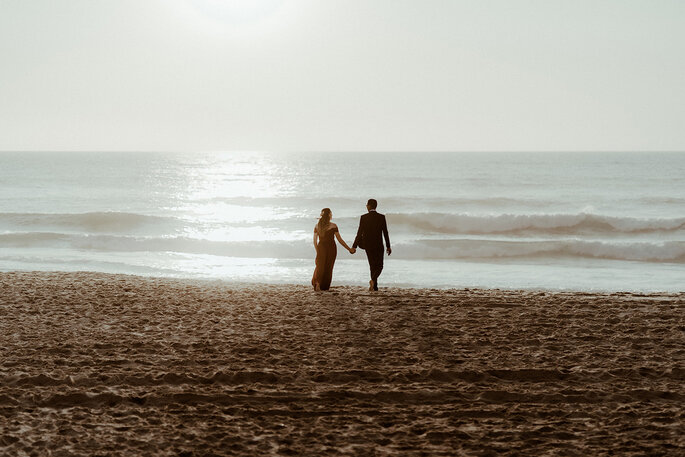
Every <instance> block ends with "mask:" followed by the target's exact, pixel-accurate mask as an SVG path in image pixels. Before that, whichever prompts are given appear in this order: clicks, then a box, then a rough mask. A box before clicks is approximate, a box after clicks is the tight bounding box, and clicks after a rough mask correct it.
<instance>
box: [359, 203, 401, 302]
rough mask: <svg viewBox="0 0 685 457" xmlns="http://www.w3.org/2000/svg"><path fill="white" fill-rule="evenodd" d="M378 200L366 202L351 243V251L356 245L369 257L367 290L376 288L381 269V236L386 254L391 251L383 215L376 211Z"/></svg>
mask: <svg viewBox="0 0 685 457" xmlns="http://www.w3.org/2000/svg"><path fill="white" fill-rule="evenodd" d="M377 206H378V202H377V201H376V200H374V199H373V198H372V199H370V200H369V201H368V202H367V203H366V209H367V210H368V213H366V214H364V215H363V216H362V217H361V219H360V220H359V229H358V230H357V237H356V238H355V239H354V244H353V245H352V249H353V251H352V253H353V254H354V252H356V249H357V246H359V247H360V248H362V249H364V250H365V251H366V257H367V258H368V259H369V269H370V270H371V281H369V290H378V277H379V276H380V274H381V271H383V238H385V245H386V247H387V249H386V250H385V251H386V252H387V253H388V255H390V254H391V253H392V249H390V237H389V236H388V225H387V224H386V223H385V216H384V215H383V214H380V213H378V212H376V207H377Z"/></svg>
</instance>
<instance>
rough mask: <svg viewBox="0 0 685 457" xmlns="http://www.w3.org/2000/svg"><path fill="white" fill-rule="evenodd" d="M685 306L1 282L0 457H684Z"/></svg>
mask: <svg viewBox="0 0 685 457" xmlns="http://www.w3.org/2000/svg"><path fill="white" fill-rule="evenodd" d="M684 311H685V294H682V293H681V294H676V295H658V294H651V295H636V294H629V293H623V294H611V295H601V294H599V295H597V294H588V293H542V292H520V291H500V290H453V291H437V290H399V289H385V290H382V291H381V292H380V293H376V294H373V293H369V292H366V291H365V290H364V289H363V288H361V287H360V288H355V287H334V288H333V290H332V291H331V292H329V293H315V292H314V291H312V290H310V288H309V287H305V286H262V285H259V286H246V285H232V284H229V283H221V282H193V281H183V280H169V279H156V278H140V277H135V276H119V275H105V274H96V273H3V274H0V313H1V314H0V330H1V334H0V351H1V352H0V355H1V359H0V411H1V414H0V433H1V438H0V455H8V456H9V455H11V456H22V455H37V456H44V455H52V456H60V455H64V456H67V455H78V456H97V455H112V456H114V455H116V456H135V455H174V456H176V455H186V456H201V455H202V456H203V455H299V454H307V455H530V456H540V455H578V456H589V455H621V456H627V455H685V429H684V425H683V424H684V419H685V409H684V405H685V403H684V400H685V382H684V381H685V363H684V362H685V313H684Z"/></svg>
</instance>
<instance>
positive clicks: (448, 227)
mask: <svg viewBox="0 0 685 457" xmlns="http://www.w3.org/2000/svg"><path fill="white" fill-rule="evenodd" d="M388 223H389V224H397V225H404V226H408V227H410V228H414V229H418V230H420V231H423V232H434V233H446V234H514V233H521V232H530V233H550V234H573V233H648V232H664V231H677V230H683V229H685V218H684V217H680V218H652V219H647V218H645V219H642V218H634V217H616V216H604V215H597V214H590V213H578V214H530V215H528V214H499V215H485V216H476V215H469V214H443V213H414V214H388Z"/></svg>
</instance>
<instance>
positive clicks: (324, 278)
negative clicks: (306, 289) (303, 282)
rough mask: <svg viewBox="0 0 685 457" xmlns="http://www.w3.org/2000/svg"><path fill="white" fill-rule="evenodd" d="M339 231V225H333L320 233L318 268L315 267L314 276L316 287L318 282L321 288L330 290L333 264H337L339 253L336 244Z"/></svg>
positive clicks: (313, 283) (317, 255) (313, 284)
mask: <svg viewBox="0 0 685 457" xmlns="http://www.w3.org/2000/svg"><path fill="white" fill-rule="evenodd" d="M337 231H338V227H336V226H333V227H329V228H327V229H326V230H325V231H324V233H323V234H321V233H319V244H318V246H317V248H316V269H314V276H313V277H312V286H314V288H316V283H317V282H318V283H319V289H321V290H328V289H329V288H330V287H331V280H332V279H333V265H335V258H336V256H337V255H338V248H337V247H336V245H335V233H336V232H337Z"/></svg>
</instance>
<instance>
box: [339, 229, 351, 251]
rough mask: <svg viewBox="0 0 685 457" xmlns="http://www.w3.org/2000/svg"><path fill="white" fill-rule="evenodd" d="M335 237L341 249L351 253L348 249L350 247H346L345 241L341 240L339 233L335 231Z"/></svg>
mask: <svg viewBox="0 0 685 457" xmlns="http://www.w3.org/2000/svg"><path fill="white" fill-rule="evenodd" d="M335 237H336V238H337V239H338V242H339V243H340V244H342V245H343V247H344V248H345V249H347V250H348V251H350V252H352V249H350V247H349V246H348V245H347V243H345V240H343V239H342V237H341V236H340V232H338V231H336V232H335Z"/></svg>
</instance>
